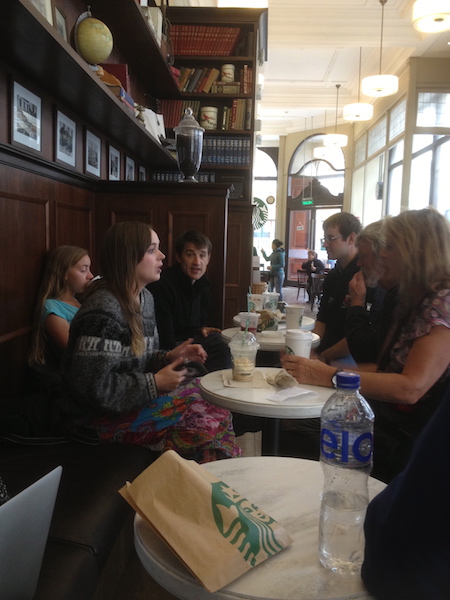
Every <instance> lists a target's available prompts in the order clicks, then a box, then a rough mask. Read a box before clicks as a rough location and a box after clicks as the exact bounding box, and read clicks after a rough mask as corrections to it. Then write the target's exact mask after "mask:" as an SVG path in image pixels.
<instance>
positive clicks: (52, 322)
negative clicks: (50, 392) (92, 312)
mask: <svg viewBox="0 0 450 600" xmlns="http://www.w3.org/2000/svg"><path fill="white" fill-rule="evenodd" d="M92 278H93V275H92V273H91V259H90V258H89V256H88V253H87V250H85V249H84V248H78V247H77V246H59V247H58V248H54V249H53V250H51V252H50V253H49V255H48V257H47V261H46V264H45V272H44V278H43V280H42V284H41V287H40V290H39V294H38V300H37V304H36V310H35V315H34V326H33V337H32V346H31V352H30V357H29V363H30V365H31V366H32V367H35V368H37V369H40V368H42V367H44V366H45V367H46V370H48V371H51V370H56V371H59V369H60V362H61V356H62V354H63V351H64V349H65V348H66V346H67V342H68V341H69V328H70V323H71V322H72V319H73V317H74V316H75V314H76V313H77V311H78V309H79V308H80V303H79V301H78V300H77V298H76V296H77V295H78V294H83V293H84V292H85V291H86V289H87V286H88V284H89V282H90V281H91V279H92Z"/></svg>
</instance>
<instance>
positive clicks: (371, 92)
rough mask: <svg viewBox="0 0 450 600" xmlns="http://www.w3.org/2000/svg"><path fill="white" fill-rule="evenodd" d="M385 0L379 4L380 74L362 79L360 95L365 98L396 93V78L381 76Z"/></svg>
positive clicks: (381, 0) (393, 76)
mask: <svg viewBox="0 0 450 600" xmlns="http://www.w3.org/2000/svg"><path fill="white" fill-rule="evenodd" d="M386 2H387V0H380V4H381V40H380V74H379V75H370V76H369V77H364V79H363V80H362V93H363V94H365V95H366V96H373V97H375V98H380V97H382V96H392V94H395V93H396V92H397V91H398V77H396V76H395V75H382V74H381V63H382V58H383V28H384V5H385V4H386Z"/></svg>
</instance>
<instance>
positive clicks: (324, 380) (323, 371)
mask: <svg viewBox="0 0 450 600" xmlns="http://www.w3.org/2000/svg"><path fill="white" fill-rule="evenodd" d="M281 366H282V367H283V369H285V370H286V371H287V372H288V373H289V375H292V377H295V379H296V380H297V381H298V382H299V383H307V384H309V385H322V386H325V387H332V383H331V378H332V377H333V375H334V374H335V372H336V368H335V367H330V366H328V365H327V364H325V363H323V362H321V361H320V360H311V359H310V358H302V357H301V356H295V355H294V354H285V355H284V356H283V357H282V358H281Z"/></svg>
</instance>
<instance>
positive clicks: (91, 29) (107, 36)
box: [75, 17, 113, 65]
mask: <svg viewBox="0 0 450 600" xmlns="http://www.w3.org/2000/svg"><path fill="white" fill-rule="evenodd" d="M75 39H76V45H77V51H78V54H80V55H81V56H82V58H84V60H85V61H86V62H88V63H89V64H91V65H95V64H97V63H101V62H104V61H105V60H106V59H107V58H108V56H109V55H110V54H111V51H112V49H113V37H112V33H111V31H110V30H109V29H108V27H107V26H106V25H105V24H104V23H103V22H102V21H99V20H98V19H94V18H93V17H86V19H83V20H82V21H80V23H79V24H78V26H77V29H76V32H75Z"/></svg>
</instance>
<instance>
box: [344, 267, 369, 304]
mask: <svg viewBox="0 0 450 600" xmlns="http://www.w3.org/2000/svg"><path fill="white" fill-rule="evenodd" d="M348 292H349V294H350V303H351V305H352V306H365V305H366V293H367V288H366V282H365V279H364V273H363V272H362V271H358V272H357V273H355V274H354V275H353V277H352V279H351V280H350V283H349V284H348Z"/></svg>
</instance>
